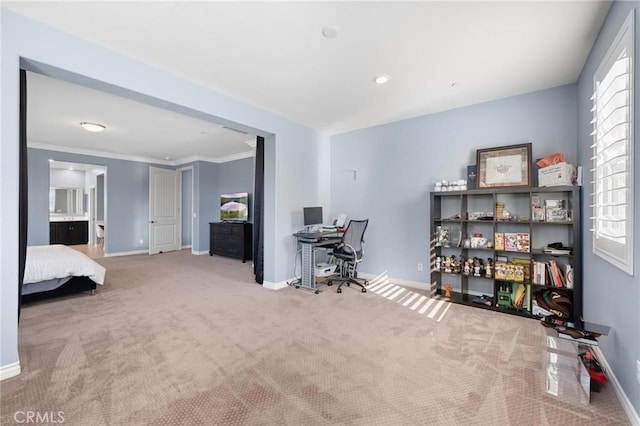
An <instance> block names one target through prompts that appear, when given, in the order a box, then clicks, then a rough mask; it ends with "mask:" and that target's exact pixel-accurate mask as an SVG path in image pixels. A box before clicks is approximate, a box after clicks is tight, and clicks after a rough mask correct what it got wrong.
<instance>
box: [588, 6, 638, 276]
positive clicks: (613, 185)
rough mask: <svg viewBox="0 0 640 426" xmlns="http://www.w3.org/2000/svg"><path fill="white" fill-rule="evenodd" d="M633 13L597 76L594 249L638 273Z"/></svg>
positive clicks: (595, 92) (631, 271)
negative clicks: (635, 262)
mask: <svg viewBox="0 0 640 426" xmlns="http://www.w3.org/2000/svg"><path fill="white" fill-rule="evenodd" d="M633 32H634V19H633V12H632V13H631V14H630V15H629V16H628V17H627V19H626V20H625V22H624V24H623V26H622V28H621V29H620V31H619V32H618V35H617V36H616V39H615V40H614V42H613V44H612V45H611V47H610V48H609V51H608V52H607V55H606V56H605V57H604V59H603V61H602V63H601V64H600V66H599V67H598V69H597V70H596V73H595V75H594V94H593V97H592V99H593V108H592V111H593V120H592V123H593V133H592V135H593V145H592V147H593V157H592V160H593V169H592V173H593V194H592V195H593V229H592V230H593V253H594V254H596V255H597V256H600V257H602V258H603V259H605V260H607V261H608V262H610V263H612V264H613V265H615V266H617V267H618V268H620V269H622V270H624V271H625V272H627V273H628V274H630V275H633V217H634V216H633V142H634V134H633V114H634V112H633V96H634V93H633V92H634V90H633V78H634V69H633V59H634V58H633V53H634V46H633V39H634V34H633Z"/></svg>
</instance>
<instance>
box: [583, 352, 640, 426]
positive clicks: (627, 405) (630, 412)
mask: <svg viewBox="0 0 640 426" xmlns="http://www.w3.org/2000/svg"><path fill="white" fill-rule="evenodd" d="M591 348H592V349H593V352H594V354H595V356H596V358H597V359H598V362H600V365H601V366H602V368H603V369H604V371H605V373H606V375H607V378H608V379H609V383H610V384H611V386H613V390H614V391H615V392H616V395H618V399H619V400H620V404H621V405H622V409H623V410H624V412H625V413H626V415H627V417H628V418H629V421H630V422H631V424H632V425H635V426H640V415H638V413H637V412H636V410H635V408H633V405H632V404H631V401H629V398H628V397H627V394H626V393H625V392H624V389H622V386H620V382H619V381H618V378H617V377H616V375H615V374H613V370H612V369H611V366H610V365H609V363H608V362H607V359H606V358H605V357H604V354H603V353H602V351H601V350H600V348H599V347H598V346H592V347H591Z"/></svg>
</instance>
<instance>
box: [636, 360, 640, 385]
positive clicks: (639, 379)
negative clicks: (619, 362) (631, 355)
mask: <svg viewBox="0 0 640 426" xmlns="http://www.w3.org/2000/svg"><path fill="white" fill-rule="evenodd" d="M636 381H637V382H638V383H640V359H638V360H636Z"/></svg>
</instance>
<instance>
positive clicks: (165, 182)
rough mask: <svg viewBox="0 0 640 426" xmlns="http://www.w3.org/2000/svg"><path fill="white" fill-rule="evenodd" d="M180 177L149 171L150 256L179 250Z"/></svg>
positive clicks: (157, 170)
mask: <svg viewBox="0 0 640 426" xmlns="http://www.w3.org/2000/svg"><path fill="white" fill-rule="evenodd" d="M181 202H182V183H181V173H180V172H178V171H176V170H168V169H160V168H157V167H149V254H156V253H162V252H167V251H174V250H180V247H181V235H182V231H181V229H180V228H181V221H182V219H181V216H180V204H181Z"/></svg>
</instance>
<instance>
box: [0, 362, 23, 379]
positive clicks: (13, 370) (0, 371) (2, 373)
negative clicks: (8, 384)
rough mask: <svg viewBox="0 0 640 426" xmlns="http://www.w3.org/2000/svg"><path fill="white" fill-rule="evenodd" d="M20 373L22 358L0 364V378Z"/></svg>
mask: <svg viewBox="0 0 640 426" xmlns="http://www.w3.org/2000/svg"><path fill="white" fill-rule="evenodd" d="M18 374H20V360H18V361H16V362H14V363H11V364H7V365H3V366H0V380H4V379H8V378H10V377H15V376H17V375H18Z"/></svg>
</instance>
